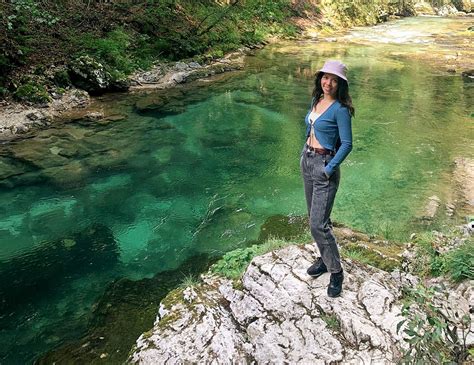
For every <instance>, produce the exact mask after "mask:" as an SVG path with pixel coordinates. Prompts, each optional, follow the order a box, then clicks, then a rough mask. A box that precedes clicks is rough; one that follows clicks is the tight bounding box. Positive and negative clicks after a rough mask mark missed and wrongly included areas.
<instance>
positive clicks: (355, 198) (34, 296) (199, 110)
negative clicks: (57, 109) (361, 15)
mask: <svg viewBox="0 0 474 365" xmlns="http://www.w3.org/2000/svg"><path fill="white" fill-rule="evenodd" d="M420 21H421V20H420ZM381 47H382V46H365V45H364V46H363V45H348V44H338V43H305V42H299V43H298V42H297V43H291V44H280V45H274V46H269V47H266V48H265V49H264V50H262V51H259V52H258V53H257V54H256V56H255V57H249V58H248V60H247V65H246V68H245V71H242V72H236V73H233V74H228V75H226V76H225V77H224V78H222V79H221V80H220V81H219V80H217V81H215V82H214V83H200V84H197V85H195V86H192V87H186V88H183V89H182V92H181V93H179V95H176V96H173V97H170V102H169V104H167V105H166V106H165V108H164V109H163V108H161V109H160V108H158V109H153V108H146V107H144V105H145V106H146V105H148V104H149V103H148V102H144V100H145V99H146V100H149V99H153V95H151V96H136V95H131V96H120V97H117V98H116V100H115V101H110V103H109V106H108V108H110V109H114V110H116V112H117V113H118V114H122V115H125V116H126V118H125V119H122V120H116V121H112V122H109V123H94V122H87V121H84V120H81V121H76V122H71V123H68V124H66V125H62V126H59V127H58V128H57V129H50V130H46V131H43V132H41V133H39V134H38V135H37V136H36V137H34V138H31V139H28V140H22V141H17V142H14V143H11V144H7V145H4V146H2V147H1V148H0V167H1V171H2V176H3V180H1V182H0V183H1V190H0V245H1V246H0V273H1V281H2V283H0V292H1V294H2V302H1V303H0V304H1V305H2V306H1V308H2V312H1V313H0V362H1V363H23V362H25V361H31V360H32V359H34V358H35V357H36V356H38V355H39V354H41V353H42V352H44V351H47V350H49V349H51V348H52V347H54V346H57V345H58V344H60V343H62V342H65V341H66V340H71V339H75V338H77V337H79V336H80V335H81V334H82V333H84V331H85V330H86V326H87V321H88V320H89V319H90V316H91V306H92V304H93V303H94V302H95V301H96V300H97V299H98V298H99V297H100V295H101V294H103V292H104V289H105V287H106V286H107V284H108V283H110V282H111V281H112V280H114V279H116V278H121V277H128V278H132V279H140V278H144V277H151V276H153V275H154V274H156V273H158V272H161V271H164V270H169V269H175V268H178V267H179V265H180V264H181V263H183V262H184V261H185V260H186V259H188V258H190V257H193V256H194V255H197V254H200V253H205V254H209V255H210V256H219V255H222V253H224V252H226V251H228V250H231V249H233V248H236V247H242V246H244V245H246V244H248V242H250V241H252V240H255V239H256V238H257V237H258V234H259V231H260V226H261V225H262V223H263V222H264V221H265V219H266V218H268V217H269V216H272V215H275V214H283V215H302V214H305V203H304V198H303V190H302V181H301V177H300V173H299V166H298V162H299V156H300V151H301V147H302V144H303V141H304V125H303V117H304V115H305V113H306V110H307V107H308V105H309V102H310V93H311V89H312V77H313V75H314V73H315V72H316V71H317V69H318V68H319V67H320V66H321V65H322V63H323V62H324V60H325V59H327V58H340V59H343V60H344V62H345V63H346V64H347V65H348V67H349V70H350V72H349V78H350V88H351V94H352V97H353V99H354V104H355V107H356V118H355V119H354V120H353V133H354V150H353V152H352V153H351V154H350V155H349V157H348V159H347V160H346V161H345V162H344V164H343V167H342V180H341V186H340V189H339V192H338V196H337V200H336V205H335V208H334V211H333V217H334V219H335V220H336V221H339V222H342V223H344V224H347V225H349V226H352V227H354V228H357V229H360V230H363V231H365V232H368V233H374V234H382V235H385V236H386V237H388V238H394V239H399V240H403V239H405V238H407V236H408V235H409V234H410V233H411V232H413V231H416V230H423V229H425V227H424V226H423V225H421V224H420V223H419V220H418V219H417V217H419V215H420V214H421V212H422V210H423V207H424V205H425V204H426V202H427V199H428V197H429V196H431V195H433V194H442V192H443V191H444V189H445V186H446V185H447V184H448V182H449V180H448V176H449V172H450V171H451V169H452V164H453V160H454V158H455V157H458V156H472V155H473V150H472V147H471V144H472V140H473V139H472V137H473V131H472V117H471V116H470V114H471V113H472V110H470V109H469V108H470V107H472V105H473V93H472V86H471V84H469V83H465V82H463V80H462V78H461V77H459V76H456V75H452V76H451V75H441V76H440V75H439V73H437V72H434V71H433V70H431V69H430V68H429V67H427V66H426V65H424V64H420V63H418V62H413V61H406V60H404V59H403V58H401V57H398V56H397V55H396V51H397V47H399V46H397V45H390V46H387V45H384V46H383V47H384V48H383V49H382V48H381ZM405 51H406V48H405ZM135 103H137V106H138V107H136V106H135Z"/></svg>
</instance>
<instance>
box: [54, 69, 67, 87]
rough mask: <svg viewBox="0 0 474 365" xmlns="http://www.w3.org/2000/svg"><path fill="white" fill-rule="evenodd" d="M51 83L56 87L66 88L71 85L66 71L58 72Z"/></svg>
mask: <svg viewBox="0 0 474 365" xmlns="http://www.w3.org/2000/svg"><path fill="white" fill-rule="evenodd" d="M53 82H54V84H55V85H56V86H58V87H61V88H67V87H68V86H70V85H71V79H70V78H69V75H68V73H67V71H66V70H59V71H57V72H55V73H54V75H53Z"/></svg>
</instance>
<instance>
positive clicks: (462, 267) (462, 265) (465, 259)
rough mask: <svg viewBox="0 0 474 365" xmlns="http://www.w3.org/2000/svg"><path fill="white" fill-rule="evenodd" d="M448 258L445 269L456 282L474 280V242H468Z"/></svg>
mask: <svg viewBox="0 0 474 365" xmlns="http://www.w3.org/2000/svg"><path fill="white" fill-rule="evenodd" d="M446 256H447V257H446V263H445V264H444V266H443V268H445V271H447V272H448V273H449V274H450V276H451V278H452V279H453V280H454V281H462V280H465V279H468V280H472V279H474V242H472V241H471V242H467V243H465V244H463V245H462V246H460V247H459V248H458V249H456V250H454V251H452V252H449V253H448V254H447V255H446Z"/></svg>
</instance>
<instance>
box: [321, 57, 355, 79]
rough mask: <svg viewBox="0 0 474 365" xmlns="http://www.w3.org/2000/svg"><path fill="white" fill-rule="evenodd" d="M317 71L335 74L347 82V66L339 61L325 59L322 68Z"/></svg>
mask: <svg viewBox="0 0 474 365" xmlns="http://www.w3.org/2000/svg"><path fill="white" fill-rule="evenodd" d="M319 72H326V73H329V74H334V75H337V76H339V77H340V78H342V79H344V80H346V81H347V82H348V83H349V81H348V80H347V76H346V72H347V67H346V65H345V64H343V63H342V62H341V61H336V60H329V61H326V62H325V63H324V65H323V68H322V69H321V70H319Z"/></svg>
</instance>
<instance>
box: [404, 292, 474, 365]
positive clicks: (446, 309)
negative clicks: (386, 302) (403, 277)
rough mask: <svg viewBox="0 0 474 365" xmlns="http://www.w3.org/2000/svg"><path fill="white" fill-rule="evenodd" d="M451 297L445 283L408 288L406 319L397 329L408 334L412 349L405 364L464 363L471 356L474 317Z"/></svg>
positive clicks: (407, 339)
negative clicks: (452, 303) (458, 308)
mask: <svg viewBox="0 0 474 365" xmlns="http://www.w3.org/2000/svg"><path fill="white" fill-rule="evenodd" d="M448 298H449V292H448V291H447V290H446V288H445V287H443V286H440V287H431V288H426V287H424V286H419V287H417V288H415V289H412V288H405V304H404V305H403V307H402V316H403V317H405V319H403V320H402V321H400V322H399V323H398V324H397V332H400V331H401V332H403V333H404V335H405V337H404V341H406V342H407V344H408V348H407V349H406V350H405V351H404V353H403V356H402V359H401V363H406V364H444V363H457V364H460V363H462V362H463V361H464V360H466V359H467V357H468V354H469V352H468V348H467V346H466V338H467V336H468V334H469V333H470V326H471V317H470V315H469V313H461V314H460V313H458V312H457V311H456V310H454V309H452V308H451V307H450V306H449V304H448V303H449V302H448ZM459 334H460V335H461V336H459Z"/></svg>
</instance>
